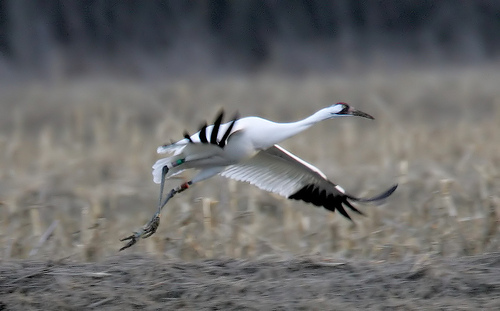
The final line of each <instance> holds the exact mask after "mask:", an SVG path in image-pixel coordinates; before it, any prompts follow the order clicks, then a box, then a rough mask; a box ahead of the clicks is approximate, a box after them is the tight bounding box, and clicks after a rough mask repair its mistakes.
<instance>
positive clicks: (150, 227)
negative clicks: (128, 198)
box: [120, 213, 160, 251]
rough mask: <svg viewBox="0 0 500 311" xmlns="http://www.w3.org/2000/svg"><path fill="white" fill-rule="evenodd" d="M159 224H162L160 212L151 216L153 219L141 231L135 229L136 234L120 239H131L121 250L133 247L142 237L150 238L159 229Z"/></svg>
mask: <svg viewBox="0 0 500 311" xmlns="http://www.w3.org/2000/svg"><path fill="white" fill-rule="evenodd" d="M158 226H160V214H158V213H156V214H155V215H154V216H153V218H151V220H150V221H149V222H148V223H147V224H146V225H144V226H143V227H142V228H141V229H140V230H139V231H135V232H134V234H132V235H130V236H128V237H126V238H123V239H120V241H127V240H130V241H128V243H127V244H126V245H125V246H123V247H122V248H120V251H122V250H124V249H127V248H129V247H131V246H132V245H134V244H135V243H137V241H138V240H139V239H140V238H143V239H146V238H149V237H150V236H152V235H153V234H154V233H155V232H156V230H157V229H158Z"/></svg>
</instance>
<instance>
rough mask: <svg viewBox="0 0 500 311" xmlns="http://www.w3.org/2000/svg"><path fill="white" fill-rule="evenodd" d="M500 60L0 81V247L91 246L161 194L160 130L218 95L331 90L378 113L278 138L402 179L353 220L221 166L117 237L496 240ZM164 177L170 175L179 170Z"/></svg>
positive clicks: (5, 253) (338, 166)
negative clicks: (152, 222) (232, 176)
mask: <svg viewBox="0 0 500 311" xmlns="http://www.w3.org/2000/svg"><path fill="white" fill-rule="evenodd" d="M498 81H500V73H499V71H498V70H495V69H494V68H460V69H447V70H438V69H432V70H419V71H405V72H376V71H375V72H368V73H365V74H363V75H361V74H352V75H338V76H335V75H332V76H310V77H304V78H290V77H282V76H274V75H270V74H269V75H267V74H266V75H261V76H253V77H218V78H214V79H212V80H209V79H202V78H200V79H190V80H182V81H180V80H173V79H165V80H162V81H148V82H144V81H142V82H137V81H117V80H111V79H99V78H96V79H85V80H79V81H75V80H71V81H59V82H50V83H47V82H43V83H42V82H38V83H24V84H22V85H15V86H14V85H11V86H4V87H3V88H2V90H1V92H0V107H2V111H3V112H2V114H1V116H0V122H1V124H0V129H1V132H0V167H1V171H0V201H1V205H0V207H1V218H0V221H1V222H0V241H1V245H2V247H1V248H0V256H1V257H0V258H3V259H9V258H26V257H39V258H47V257H48V258H61V257H65V256H71V257H73V258H76V259H80V260H96V259H99V258H102V257H104V256H109V255H111V254H116V252H117V250H118V249H119V247H120V246H121V245H120V242H119V241H118V240H119V238H120V237H123V236H127V235H129V234H130V232H131V231H132V230H134V229H136V228H138V227H140V226H141V225H143V224H144V223H145V222H146V221H147V220H148V219H149V218H150V217H151V215H152V213H153V212H154V210H155V208H156V201H157V195H158V187H157V186H156V185H155V184H153V182H152V178H151V175H150V167H151V165H152V163H154V161H155V159H156V158H157V156H156V155H155V150H156V146H157V145H160V144H162V143H164V142H168V141H169V140H170V139H174V140H176V139H178V138H180V137H181V136H180V135H181V134H182V131H183V130H184V129H185V128H186V129H187V130H189V131H190V132H194V131H195V130H196V129H197V126H198V124H199V123H201V122H202V121H204V120H206V119H208V120H211V119H212V118H213V117H214V116H215V113H216V111H217V110H218V108H219V107H225V108H226V110H227V111H228V112H229V114H232V113H233V112H234V111H236V110H239V111H240V112H241V114H242V115H261V116H264V117H266V118H270V119H274V120H278V121H288V120H292V119H298V118H301V117H304V116H306V115H309V114H310V113H312V112H314V111H316V110H317V109H319V108H321V107H324V106H326V105H329V104H331V103H333V102H336V101H341V100H342V101H346V102H349V103H352V104H353V105H354V106H355V107H357V108H359V109H361V110H363V111H366V112H368V113H370V114H372V115H374V116H375V117H376V121H375V122H370V121H368V120H363V119H341V120H334V121H330V122H324V123H322V124H320V125H317V126H316V127H314V128H313V129H311V130H309V131H307V132H305V133H302V134H300V135H299V136H297V137H295V138H293V139H291V140H289V141H287V142H286V143H284V146H285V147H286V148H288V149H290V150H291V151H292V152H294V153H296V154H297V155H299V156H301V157H303V158H304V159H306V160H308V161H310V162H312V163H314V164H315V165H317V166H318V167H319V168H321V169H322V170H324V172H325V173H326V174H327V175H328V176H330V178H331V179H332V180H333V181H335V182H337V183H340V184H341V185H342V186H343V187H344V188H346V189H347V190H348V191H350V192H352V193H354V194H360V195H369V194H372V193H376V192H379V191H382V190H384V189H385V188H387V187H389V186H390V185H392V184H393V183H395V182H399V184H400V187H399V189H398V191H397V192H396V193H395V194H394V195H393V196H392V197H390V198H389V199H388V200H387V202H386V204H384V205H381V206H361V207H360V208H361V209H362V210H363V211H364V212H366V214H367V216H368V217H355V224H353V223H350V222H349V221H347V220H345V219H343V218H342V217H341V216H339V215H338V214H331V213H328V212H327V211H325V210H323V209H318V208H315V207H313V206H312V205H308V204H305V203H302V202H291V201H287V200H285V199H282V198H278V197H276V196H273V195H270V194H267V193H264V192H263V191H260V190H258V189H256V188H254V187H253V186H250V185H248V184H242V183H233V182H231V181H227V180H224V179H222V178H219V177H217V178H215V179H212V180H210V181H206V182H204V183H202V184H199V185H197V186H195V187H193V188H192V189H190V191H187V192H185V193H183V194H180V195H178V196H176V197H175V198H174V199H173V200H172V201H171V202H169V205H168V206H167V208H166V210H165V212H164V213H163V215H162V221H161V225H160V228H159V230H158V232H157V234H155V235H154V236H153V237H151V238H149V239H147V240H143V241H141V242H140V243H139V244H137V245H136V246H134V247H133V248H132V249H130V250H127V252H145V251H146V252H149V253H153V254H158V255H160V256H166V257H170V258H182V259H194V258H207V257H208V258H210V257H221V256H230V257H243V258H256V257H261V256H266V255H279V256H289V255H295V254H322V255H335V256H346V257H357V258H372V259H400V258H403V257H405V256H408V255H413V254H429V253H435V254H439V255H443V256H459V255H469V254H478V253H483V252H488V251H492V250H497V249H498V248H499V246H500V233H499V232H498V221H499V213H500V194H499V189H500V171H499V169H498V167H500V125H499V124H500V88H499V87H498ZM179 182H180V180H172V181H171V184H170V185H174V183H175V184H177V183H179Z"/></svg>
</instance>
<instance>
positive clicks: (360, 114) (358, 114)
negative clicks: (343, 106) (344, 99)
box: [350, 109, 375, 120]
mask: <svg viewBox="0 0 500 311" xmlns="http://www.w3.org/2000/svg"><path fill="white" fill-rule="evenodd" d="M350 112H351V115H353V116H356V117H363V118H367V119H372V120H375V118H374V117H372V116H371V115H369V114H367V113H366V112H363V111H360V110H356V109H352V110H351V111H350Z"/></svg>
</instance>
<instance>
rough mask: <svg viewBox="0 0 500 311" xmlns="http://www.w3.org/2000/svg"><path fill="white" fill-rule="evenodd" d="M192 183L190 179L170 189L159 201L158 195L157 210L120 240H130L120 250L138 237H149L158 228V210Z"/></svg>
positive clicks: (134, 241)
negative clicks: (145, 221) (138, 227)
mask: <svg viewBox="0 0 500 311" xmlns="http://www.w3.org/2000/svg"><path fill="white" fill-rule="evenodd" d="M192 183H193V182H192V181H188V182H185V183H183V184H182V185H180V186H178V187H177V188H174V189H172V190H170V192H169V193H168V194H167V196H166V197H165V199H164V200H163V201H161V199H162V196H160V202H159V205H158V210H157V211H156V213H155V214H154V215H153V218H151V220H150V221H148V223H147V224H145V225H144V226H143V227H142V228H141V229H139V230H138V231H135V232H134V234H132V235H130V236H128V237H126V238H123V239H121V240H120V241H126V240H130V241H129V242H128V243H127V244H126V245H125V246H123V247H122V248H120V251H122V250H124V249H127V248H129V247H130V246H132V245H134V244H135V243H137V241H138V239H139V238H143V239H145V238H149V237H150V236H152V235H153V234H154V233H155V232H156V230H157V229H158V226H159V225H160V212H161V210H162V209H163V207H164V206H165V205H166V204H167V202H168V201H169V200H170V199H171V198H172V197H173V196H174V195H176V194H177V193H179V192H182V191H184V190H186V189H187V188H189V186H190V185H192ZM160 192H163V187H162V189H161V190H160Z"/></svg>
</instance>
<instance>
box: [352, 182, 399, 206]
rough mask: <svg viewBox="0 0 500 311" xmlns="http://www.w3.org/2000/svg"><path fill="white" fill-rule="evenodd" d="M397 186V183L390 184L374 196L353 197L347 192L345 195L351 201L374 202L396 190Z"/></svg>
mask: <svg viewBox="0 0 500 311" xmlns="http://www.w3.org/2000/svg"><path fill="white" fill-rule="evenodd" d="M397 187H398V185H397V184H396V185H394V186H392V187H391V188H390V189H388V190H386V191H384V192H383V193H381V194H379V195H376V196H374V197H371V198H357V197H354V196H352V195H349V194H346V197H347V198H349V199H351V200H353V201H356V202H376V201H381V200H383V199H385V198H387V197H388V196H390V195H391V194H392V193H393V192H394V191H395V190H396V188H397Z"/></svg>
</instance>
